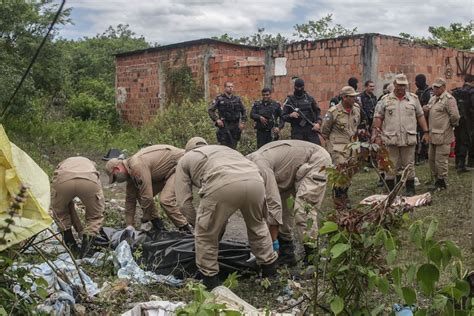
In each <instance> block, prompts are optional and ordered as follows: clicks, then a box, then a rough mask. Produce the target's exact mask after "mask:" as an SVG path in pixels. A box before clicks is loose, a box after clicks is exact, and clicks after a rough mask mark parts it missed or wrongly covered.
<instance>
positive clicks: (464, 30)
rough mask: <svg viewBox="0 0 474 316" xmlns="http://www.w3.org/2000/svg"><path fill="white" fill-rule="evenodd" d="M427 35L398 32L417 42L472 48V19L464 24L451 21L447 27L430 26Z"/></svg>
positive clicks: (473, 41)
mask: <svg viewBox="0 0 474 316" xmlns="http://www.w3.org/2000/svg"><path fill="white" fill-rule="evenodd" d="M428 32H430V34H431V36H429V37H415V36H413V35H410V34H408V33H400V36H401V37H403V38H406V39H409V40H412V41H415V42H418V43H422V44H428V45H438V46H442V47H452V48H457V49H466V50H472V49H473V48H474V21H470V22H469V23H467V24H466V25H465V26H464V25H463V24H462V23H451V24H450V25H449V27H445V26H430V27H428Z"/></svg>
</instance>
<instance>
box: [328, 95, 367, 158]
mask: <svg viewBox="0 0 474 316" xmlns="http://www.w3.org/2000/svg"><path fill="white" fill-rule="evenodd" d="M360 121H361V113H360V107H359V105H358V104H354V106H353V107H352V109H351V111H350V112H347V111H346V110H345V109H344V106H343V105H342V103H341V102H340V103H339V104H338V105H336V106H333V107H331V108H330V109H329V110H328V111H327V112H326V115H325V116H324V119H323V126H322V127H321V134H322V135H323V137H324V138H325V139H327V140H328V144H327V148H328V151H329V152H331V151H333V150H334V151H340V152H342V151H345V149H344V148H345V147H346V145H347V144H349V143H351V142H352V137H353V136H354V135H355V134H356V133H357V127H358V126H359V124H360Z"/></svg>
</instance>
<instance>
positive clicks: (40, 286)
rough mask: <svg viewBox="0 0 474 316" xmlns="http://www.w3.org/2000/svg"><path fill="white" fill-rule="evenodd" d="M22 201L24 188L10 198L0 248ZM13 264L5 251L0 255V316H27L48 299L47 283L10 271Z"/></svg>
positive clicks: (1, 225) (0, 231) (0, 232)
mask: <svg viewBox="0 0 474 316" xmlns="http://www.w3.org/2000/svg"><path fill="white" fill-rule="evenodd" d="M25 199H26V187H23V186H22V187H21V188H20V192H19V193H18V194H17V195H16V196H15V197H14V198H12V202H11V204H10V208H9V210H8V214H9V217H7V218H6V219H4V221H3V223H0V244H6V239H5V237H6V234H8V233H10V232H11V227H12V226H13V225H15V217H17V216H18V211H19V210H20V209H21V205H22V204H23V203H24V201H25ZM13 263H14V262H13V260H12V259H11V256H10V255H9V253H8V252H7V251H4V252H2V253H0V315H7V314H8V315H13V314H14V315H30V314H33V313H34V311H35V306H36V305H37V304H39V303H40V302H41V301H44V299H46V297H47V296H48V292H47V291H46V288H47V287H48V283H47V282H46V281H45V280H44V279H43V278H37V277H35V276H34V275H32V274H31V272H30V271H29V270H28V269H26V268H23V267H13Z"/></svg>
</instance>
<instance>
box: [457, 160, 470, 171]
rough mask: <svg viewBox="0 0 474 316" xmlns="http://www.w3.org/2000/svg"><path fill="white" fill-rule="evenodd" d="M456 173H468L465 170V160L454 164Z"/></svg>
mask: <svg viewBox="0 0 474 316" xmlns="http://www.w3.org/2000/svg"><path fill="white" fill-rule="evenodd" d="M456 171H457V172H469V170H467V168H466V160H465V159H460V160H459V161H458V162H457V163H456Z"/></svg>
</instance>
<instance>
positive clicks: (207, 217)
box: [194, 180, 278, 276]
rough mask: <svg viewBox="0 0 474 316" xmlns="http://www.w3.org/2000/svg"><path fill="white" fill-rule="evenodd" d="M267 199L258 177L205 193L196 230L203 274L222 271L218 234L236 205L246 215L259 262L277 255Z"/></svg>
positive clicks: (273, 259) (251, 246)
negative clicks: (270, 228) (273, 242)
mask: <svg viewBox="0 0 474 316" xmlns="http://www.w3.org/2000/svg"><path fill="white" fill-rule="evenodd" d="M264 199H265V188H264V185H263V183H262V182H259V181H255V180H248V181H238V182H233V183H230V184H227V185H225V186H224V187H222V188H220V189H218V190H216V191H214V192H212V193H211V194H209V195H207V196H204V197H202V199H201V202H200V204H199V208H198V210H197V217H196V227H195V230H194V234H195V240H196V265H197V267H198V268H199V270H200V271H201V273H202V274H204V275H206V276H214V275H216V274H218V273H219V264H218V263H217V257H218V250H219V234H220V232H221V231H222V229H223V228H224V227H225V225H226V223H227V220H228V219H229V217H230V216H231V215H232V214H233V213H234V212H235V211H236V210H237V209H240V211H241V212H242V215H243V217H244V221H245V224H246V226H247V236H248V239H249V243H250V248H251V250H252V253H253V254H254V255H255V257H257V263H258V264H270V263H273V262H274V261H275V260H276V259H277V257H278V255H277V253H276V252H274V251H273V247H272V239H271V237H270V231H269V230H268V226H267V224H266V217H267V214H266V212H265V211H264V204H265V200H264Z"/></svg>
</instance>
